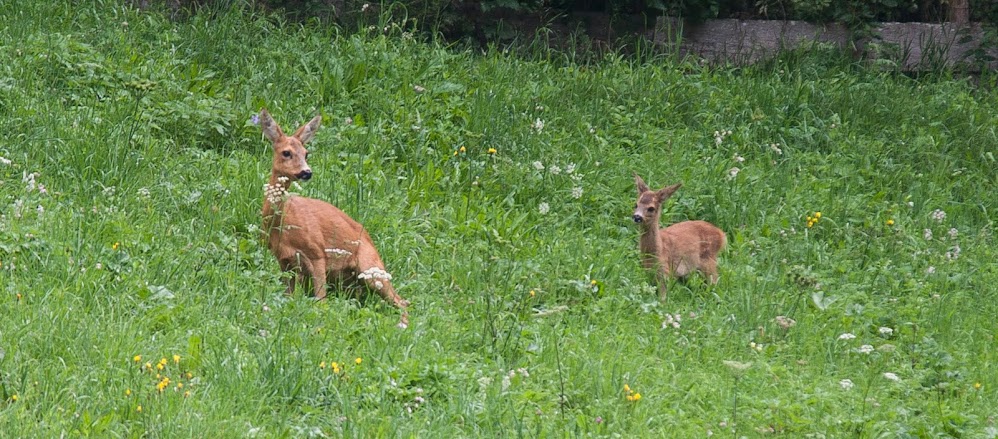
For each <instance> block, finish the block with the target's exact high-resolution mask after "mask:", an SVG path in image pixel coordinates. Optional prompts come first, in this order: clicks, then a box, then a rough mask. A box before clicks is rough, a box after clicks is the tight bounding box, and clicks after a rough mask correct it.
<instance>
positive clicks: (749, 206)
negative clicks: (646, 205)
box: [0, 1, 998, 437]
mask: <svg viewBox="0 0 998 439" xmlns="http://www.w3.org/2000/svg"><path fill="white" fill-rule="evenodd" d="M0 23H3V25H2V26H0V41H2V43H3V44H0V129H2V132H3V133H4V140H3V142H2V143H0V157H3V158H4V159H6V160H9V161H10V163H4V164H0V178H2V180H0V182H2V185H0V213H2V215H3V216H2V219H0V267H2V268H0V355H2V356H0V399H2V401H0V433H2V434H0V436H4V437H8V436H10V437H13V436H18V437H56V436H61V435H67V436H98V437H139V436H145V437H204V436H206V435H207V436H211V437H254V436H255V437H283V436H290V437H307V436H319V437H321V436H332V437H339V436H351V437H372V436H405V437H410V436H417V437H470V436H492V437H497V436H503V437H505V436H514V435H516V436H553V435H559V436H560V435H566V436H575V435H579V436H613V435H623V436H652V437H660V436H664V437H693V436H704V435H708V434H715V435H732V434H734V435H736V436H742V435H745V436H749V437H753V436H768V435H773V434H776V435H780V436H786V437H805V436H812V437H816V436H825V437H844V436H860V437H874V436H876V437H880V436H888V437H896V436H902V437H908V436H915V437H928V436H947V435H949V436H960V435H962V436H964V437H995V436H996V435H998V431H996V430H995V426H994V425H992V424H993V423H994V416H996V415H998V413H996V411H995V407H998V398H996V393H995V390H994V389H995V387H996V386H998V364H996V362H998V358H996V356H995V353H994V352H995V351H994V349H993V347H994V343H995V340H994V338H995V336H996V335H998V330H996V328H998V327H996V326H995V324H994V318H993V316H994V315H995V314H996V312H998V305H996V303H998V300H996V299H998V297H996V296H998V294H996V288H995V284H996V282H998V272H996V268H995V267H996V265H995V263H994V261H995V258H996V257H998V253H996V251H995V248H996V247H995V238H994V236H993V234H994V228H995V223H994V214H995V209H996V201H995V200H996V199H995V197H994V194H995V193H996V190H998V187H996V180H995V171H994V170H995V169H996V167H998V163H996V159H995V155H996V154H998V151H996V145H998V135H996V131H995V127H996V126H998V111H996V110H995V108H998V98H996V95H995V94H994V92H993V91H992V90H993V88H990V87H988V86H987V84H991V85H993V81H994V79H993V78H992V77H990V76H986V77H983V78H981V79H980V81H981V83H982V84H985V85H984V86H975V85H972V84H971V83H970V82H969V81H967V80H964V79H959V78H951V77H945V76H938V75H937V76H932V77H921V78H914V79H913V78H908V77H904V76H897V75H893V74H889V73H884V72H880V71H877V70H871V69H867V68H864V67H862V66H860V65H857V64H854V63H853V62H852V61H851V60H849V59H847V58H845V57H843V56H841V55H840V54H837V53H835V52H828V51H823V50H820V49H819V50H818V51H817V52H811V53H794V54H789V55H787V56H784V57H782V58H780V59H778V60H774V61H772V62H770V63H768V64H766V65H762V66H758V67H752V68H743V69H727V68H714V67H707V66H702V65H700V64H698V63H696V62H694V61H683V60H675V59H672V58H670V57H666V56H655V55H654V54H644V55H642V58H641V61H640V62H639V61H636V60H635V58H631V57H624V56H615V55H608V56H606V57H605V58H604V59H603V60H601V61H600V62H595V63H577V62H574V61H573V58H572V56H571V55H562V54H560V53H557V52H548V53H546V54H542V56H536V57H526V58H523V57H516V56H514V55H511V54H509V53H504V52H503V51H501V50H488V51H485V52H484V53H477V52H471V51H459V50H454V49H452V48H449V47H448V46H446V45H445V44H443V43H440V42H433V41H430V42H427V41H424V40H422V39H421V38H419V37H414V36H412V35H411V34H409V33H408V29H406V28H405V26H404V25H402V24H399V23H397V22H394V21H392V19H391V17H388V16H386V17H383V18H382V21H381V22H379V23H378V24H376V26H375V27H374V28H372V29H368V30H366V31H362V32H361V33H358V34H350V35H346V34H341V33H340V32H338V31H337V30H335V29H330V28H321V27H317V26H314V25H310V24H306V25H300V24H293V23H286V22H282V21H281V20H280V19H278V18H275V17H271V16H263V15H259V14H256V13H252V12H248V11H241V10H238V9H236V10H231V11H225V10H223V11H204V12H203V13H202V14H199V15H195V16H192V17H190V18H189V19H183V20H179V21H170V20H169V19H167V18H165V17H164V16H161V15H158V14H156V13H139V12H136V11H133V10H131V9H127V8H124V7H121V6H119V5H117V3H116V2H91V3H87V4H82V3H79V2H14V1H0ZM261 107H267V108H268V109H269V110H270V111H271V113H272V114H273V115H274V116H275V118H277V119H278V121H279V122H281V123H282V124H283V125H285V126H292V125H294V126H297V124H300V123H302V122H304V121H306V120H308V119H309V118H310V117H311V116H313V115H315V114H322V115H323V116H324V126H323V128H322V129H320V131H319V132H318V134H317V137H316V139H315V140H314V141H313V144H312V146H311V152H312V156H311V157H312V158H311V159H310V164H311V166H312V168H313V171H314V172H315V176H316V178H314V179H313V180H312V181H310V182H308V183H305V184H303V185H302V187H301V189H300V190H299V192H300V193H302V194H304V195H307V196H313V197H316V198H321V199H324V200H327V201H329V202H332V203H334V204H336V205H337V206H339V207H340V208H342V209H343V210H344V211H346V212H347V213H348V214H350V215H351V216H353V217H354V218H355V219H357V220H359V221H361V222H362V223H364V224H365V226H366V227H367V229H368V230H369V231H370V232H371V234H372V236H373V237H374V240H375V242H376V244H377V245H378V247H379V249H380V251H381V254H382V257H383V258H384V259H385V261H386V264H387V268H388V269H389V271H391V272H392V274H393V280H394V281H395V282H396V285H397V287H398V288H399V292H400V294H401V295H402V296H403V297H406V298H407V299H409V300H411V301H412V302H413V309H412V315H411V319H412V325H411V327H410V328H409V329H408V330H406V331H399V330H398V329H396V328H395V327H394V324H395V323H396V322H397V316H396V315H395V314H396V311H394V310H392V309H391V308H390V307H388V306H386V305H384V304H382V303H381V302H380V301H379V300H378V299H377V298H376V297H374V298H362V299H360V300H358V299H355V298H353V297H350V296H348V295H335V294H334V295H333V296H332V297H330V298H329V299H328V300H325V301H322V302H315V301H313V300H311V299H309V298H307V297H304V296H303V294H302V293H299V294H296V295H295V296H292V297H284V296H283V295H282V291H283V288H282V286H281V273H280V270H279V268H278V266H277V264H276V263H275V261H274V260H273V258H272V257H271V256H270V255H269V254H268V252H267V250H266V247H265V244H264V243H263V241H262V239H261V234H260V227H259V223H260V221H261V219H260V213H259V209H260V205H261V204H262V185H263V184H264V183H265V181H266V177H267V174H268V172H269V169H268V167H269V154H270V152H269V146H268V145H267V144H266V142H265V141H264V140H263V138H262V136H261V134H260V131H259V127H257V126H255V125H253V123H252V122H251V121H250V118H251V116H252V115H253V114H255V113H256V112H257V111H258V110H259V109H260V108H261ZM541 125H543V127H541ZM729 131H730V134H728V132H729ZM715 133H716V134H715ZM490 148H493V149H495V153H494V154H492V153H489V149H490ZM633 172H638V173H640V174H641V175H642V176H643V177H644V178H645V180H646V181H648V182H649V183H650V184H651V185H653V186H664V185H666V184H671V183H674V182H677V181H682V182H683V183H684V186H683V188H682V189H681V190H680V191H679V192H678V193H677V195H676V196H675V197H674V199H675V201H674V202H672V203H671V204H670V205H669V207H668V211H667V212H666V213H665V214H664V215H663V221H665V222H675V221H681V220H684V219H704V220H708V221H711V222H713V223H715V224H717V225H718V226H720V227H721V228H722V229H724V230H725V231H726V232H727V233H728V237H729V249H728V250H726V251H725V252H724V253H723V255H722V258H721V263H720V265H721V281H720V283H719V285H717V286H713V287H712V286H710V285H707V284H706V282H704V280H703V279H702V278H700V277H693V278H692V279H690V280H688V281H687V282H685V283H679V282H677V283H675V284H674V285H671V289H670V294H669V298H668V300H667V301H666V302H664V303H660V302H659V301H658V300H657V294H656V292H655V289H654V287H653V286H652V285H651V284H650V282H649V278H648V276H647V274H646V273H644V272H642V271H641V269H640V267H639V264H638V255H637V249H636V248H637V233H638V232H637V230H636V229H635V228H634V227H633V225H632V224H630V220H629V216H630V212H631V208H632V205H633V201H634V200H633V199H634V197H635V195H636V194H635V189H634V184H633V180H632V173H633ZM40 185H41V186H40ZM42 186H44V190H42ZM542 205H543V206H545V207H544V208H542ZM816 212H821V218H820V220H818V222H817V223H813V224H812V227H807V224H806V223H807V221H806V220H807V217H809V216H812V217H813V216H814V215H815V214H816ZM929 235H931V236H929ZM677 315H678V317H677ZM777 316H784V317H787V318H789V319H792V320H793V326H789V325H790V323H789V321H787V320H783V319H779V320H778V319H777ZM669 322H677V323H676V325H672V324H670V323H669ZM780 322H783V323H782V325H781V324H780ZM675 326H678V327H675ZM784 326H787V327H786V328H784ZM842 334H852V335H854V336H855V338H849V337H848V336H846V337H841V335H842ZM864 345H868V346H869V348H864V347H863V346H864ZM870 349H872V350H870ZM174 355H176V356H177V357H176V361H175V357H174ZM725 361H728V363H725ZM334 362H335V363H336V366H335V368H334V366H333V364H332V363H334ZM732 362H735V363H738V364H740V365H741V366H745V365H748V366H747V369H745V370H736V369H737V367H731V366H732V365H735V363H732ZM735 366H737V365H735ZM885 373H889V374H894V375H886V376H885ZM893 377H896V378H897V380H896V381H895V380H894V379H892V378H893ZM164 378H168V379H169V380H168V381H166V380H165V379H164ZM736 378H737V381H736ZM844 380H849V381H848V382H847V381H844ZM736 383H737V385H736ZM625 384H627V385H628V386H629V388H630V389H631V392H632V394H631V395H630V396H631V398H630V400H629V399H628V398H627V397H626V396H628V395H627V394H626V392H625V391H624V385H625ZM180 385H182V387H180ZM161 389H162V391H161ZM636 393H640V395H641V398H640V399H638V400H636V401H634V399H635V397H634V394H636ZM140 407H141V410H140V409H139V408H140Z"/></svg>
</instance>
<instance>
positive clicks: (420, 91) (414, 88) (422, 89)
mask: <svg viewBox="0 0 998 439" xmlns="http://www.w3.org/2000/svg"><path fill="white" fill-rule="evenodd" d="M412 89H413V90H414V91H415V92H416V93H422V92H424V91H426V89H425V88H423V87H421V86H418V85H414V86H412Z"/></svg>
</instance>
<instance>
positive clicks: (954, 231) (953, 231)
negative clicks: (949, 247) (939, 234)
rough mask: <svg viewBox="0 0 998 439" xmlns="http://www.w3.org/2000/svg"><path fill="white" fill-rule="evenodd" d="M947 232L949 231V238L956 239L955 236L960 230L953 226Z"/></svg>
mask: <svg viewBox="0 0 998 439" xmlns="http://www.w3.org/2000/svg"><path fill="white" fill-rule="evenodd" d="M948 233H949V239H956V237H957V236H958V235H959V234H960V231H959V230H957V229H956V227H953V228H951V229H949V232H948Z"/></svg>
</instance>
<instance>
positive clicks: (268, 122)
mask: <svg viewBox="0 0 998 439" xmlns="http://www.w3.org/2000/svg"><path fill="white" fill-rule="evenodd" d="M260 128H262V129H263V135H264V136H267V138H268V139H270V141H271V142H274V143H277V141H278V140H281V138H283V137H284V132H283V131H281V126H280V125H278V124H277V122H274V118H273V117H270V113H268V112H267V109H266V108H264V109H261V110H260Z"/></svg>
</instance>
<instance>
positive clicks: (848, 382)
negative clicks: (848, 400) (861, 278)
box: [839, 378, 854, 390]
mask: <svg viewBox="0 0 998 439" xmlns="http://www.w3.org/2000/svg"><path fill="white" fill-rule="evenodd" d="M852 386H854V384H853V383H852V380H850V379H848V378H846V379H844V380H839V387H842V388H843V389H845V390H849V389H851V388H852Z"/></svg>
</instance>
